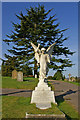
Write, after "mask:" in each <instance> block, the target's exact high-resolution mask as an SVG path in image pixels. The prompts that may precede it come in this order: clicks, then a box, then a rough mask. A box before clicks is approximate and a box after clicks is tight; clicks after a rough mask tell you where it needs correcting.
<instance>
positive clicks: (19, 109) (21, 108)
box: [2, 96, 80, 120]
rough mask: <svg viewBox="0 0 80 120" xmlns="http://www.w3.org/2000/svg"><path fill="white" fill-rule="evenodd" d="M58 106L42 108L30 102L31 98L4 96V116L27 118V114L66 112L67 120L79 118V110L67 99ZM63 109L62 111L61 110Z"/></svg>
mask: <svg viewBox="0 0 80 120" xmlns="http://www.w3.org/2000/svg"><path fill="white" fill-rule="evenodd" d="M57 102H58V106H56V105H54V104H52V108H49V109H46V110H40V109H38V108H36V105H35V104H30V98H25V97H15V96H3V97H2V103H3V104H2V118H25V114H26V112H27V113H30V114H62V112H64V113H65V115H66V117H67V120H73V118H75V120H77V119H79V118H80V117H79V116H78V113H77V111H76V110H75V109H74V108H73V107H72V106H71V105H70V104H69V103H68V102H66V101H64V102H62V103H60V104H59V101H57ZM59 109H60V110H61V111H62V112H61V111H60V110H59Z"/></svg>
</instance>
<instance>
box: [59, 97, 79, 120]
mask: <svg viewBox="0 0 80 120" xmlns="http://www.w3.org/2000/svg"><path fill="white" fill-rule="evenodd" d="M57 103H58V108H59V109H60V110H61V111H63V113H64V114H65V115H66V118H67V120H73V119H75V120H80V115H79V114H78V112H77V111H76V110H75V109H74V108H73V106H72V105H71V104H70V103H69V102H67V101H63V102H61V101H59V99H58V100H57Z"/></svg>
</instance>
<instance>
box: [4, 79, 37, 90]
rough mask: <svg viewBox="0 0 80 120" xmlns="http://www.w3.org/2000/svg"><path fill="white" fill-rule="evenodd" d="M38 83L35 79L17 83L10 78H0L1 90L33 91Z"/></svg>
mask: <svg viewBox="0 0 80 120" xmlns="http://www.w3.org/2000/svg"><path fill="white" fill-rule="evenodd" d="M37 83H38V79H37V78H27V77H26V78H24V81H22V82H19V81H17V80H16V79H12V78H11V77H2V88H15V89H28V90H33V89H34V88H35V87H36V85H37Z"/></svg>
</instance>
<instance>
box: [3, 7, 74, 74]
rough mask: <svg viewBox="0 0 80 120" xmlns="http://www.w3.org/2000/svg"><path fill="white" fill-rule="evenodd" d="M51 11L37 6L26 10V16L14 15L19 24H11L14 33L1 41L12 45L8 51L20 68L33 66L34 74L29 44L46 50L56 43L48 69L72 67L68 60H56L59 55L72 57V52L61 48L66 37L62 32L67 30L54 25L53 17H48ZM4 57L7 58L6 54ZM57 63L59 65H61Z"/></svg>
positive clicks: (32, 53)
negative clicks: (24, 65) (15, 58)
mask: <svg viewBox="0 0 80 120" xmlns="http://www.w3.org/2000/svg"><path fill="white" fill-rule="evenodd" d="M52 10H53V9H50V10H48V11H47V12H46V10H45V8H44V6H42V5H41V6H40V5H39V6H38V7H35V8H32V7H30V9H26V12H27V14H26V15H23V13H22V12H21V13H20V14H19V15H16V16H17V18H18V19H19V20H20V24H18V23H12V24H13V27H14V31H12V34H11V35H6V36H7V39H5V40H3V41H4V42H6V43H7V44H8V45H10V43H13V44H14V45H13V48H12V49H9V50H8V51H9V52H10V53H11V54H13V55H15V56H16V57H17V60H18V62H19V65H20V66H21V65H23V64H24V63H25V64H26V63H27V64H28V65H31V64H34V67H33V70H34V74H36V73H37V65H36V61H35V59H34V52H33V48H32V46H31V44H30V42H33V43H34V44H35V45H38V43H40V45H41V47H43V46H44V47H45V48H46V49H47V48H48V47H49V45H51V44H52V43H54V42H57V44H56V45H55V46H54V50H53V53H52V55H53V58H52V61H51V63H50V64H49V68H53V70H56V69H60V70H64V68H65V67H71V66H72V63H71V61H70V60H69V59H67V58H65V59H62V58H58V57H57V58H56V56H61V55H64V56H66V57H68V55H73V53H74V52H71V51H70V50H69V49H68V47H64V46H63V42H64V41H65V40H67V38H66V37H65V38H64V34H63V32H64V31H66V30H67V29H64V30H60V29H59V23H57V24H55V21H56V20H57V19H56V18H55V15H53V16H50V17H48V14H49V13H50V12H51V11H52ZM5 57H6V58H8V57H7V55H6V54H5ZM57 63H61V65H58V64H57Z"/></svg>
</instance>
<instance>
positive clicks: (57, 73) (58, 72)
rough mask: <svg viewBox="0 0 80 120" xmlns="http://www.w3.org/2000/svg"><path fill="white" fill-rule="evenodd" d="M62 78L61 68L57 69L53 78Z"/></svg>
mask: <svg viewBox="0 0 80 120" xmlns="http://www.w3.org/2000/svg"><path fill="white" fill-rule="evenodd" d="M63 78H64V76H63V74H62V71H61V70H58V71H57V72H56V73H55V74H54V76H53V79H54V80H63Z"/></svg>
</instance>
